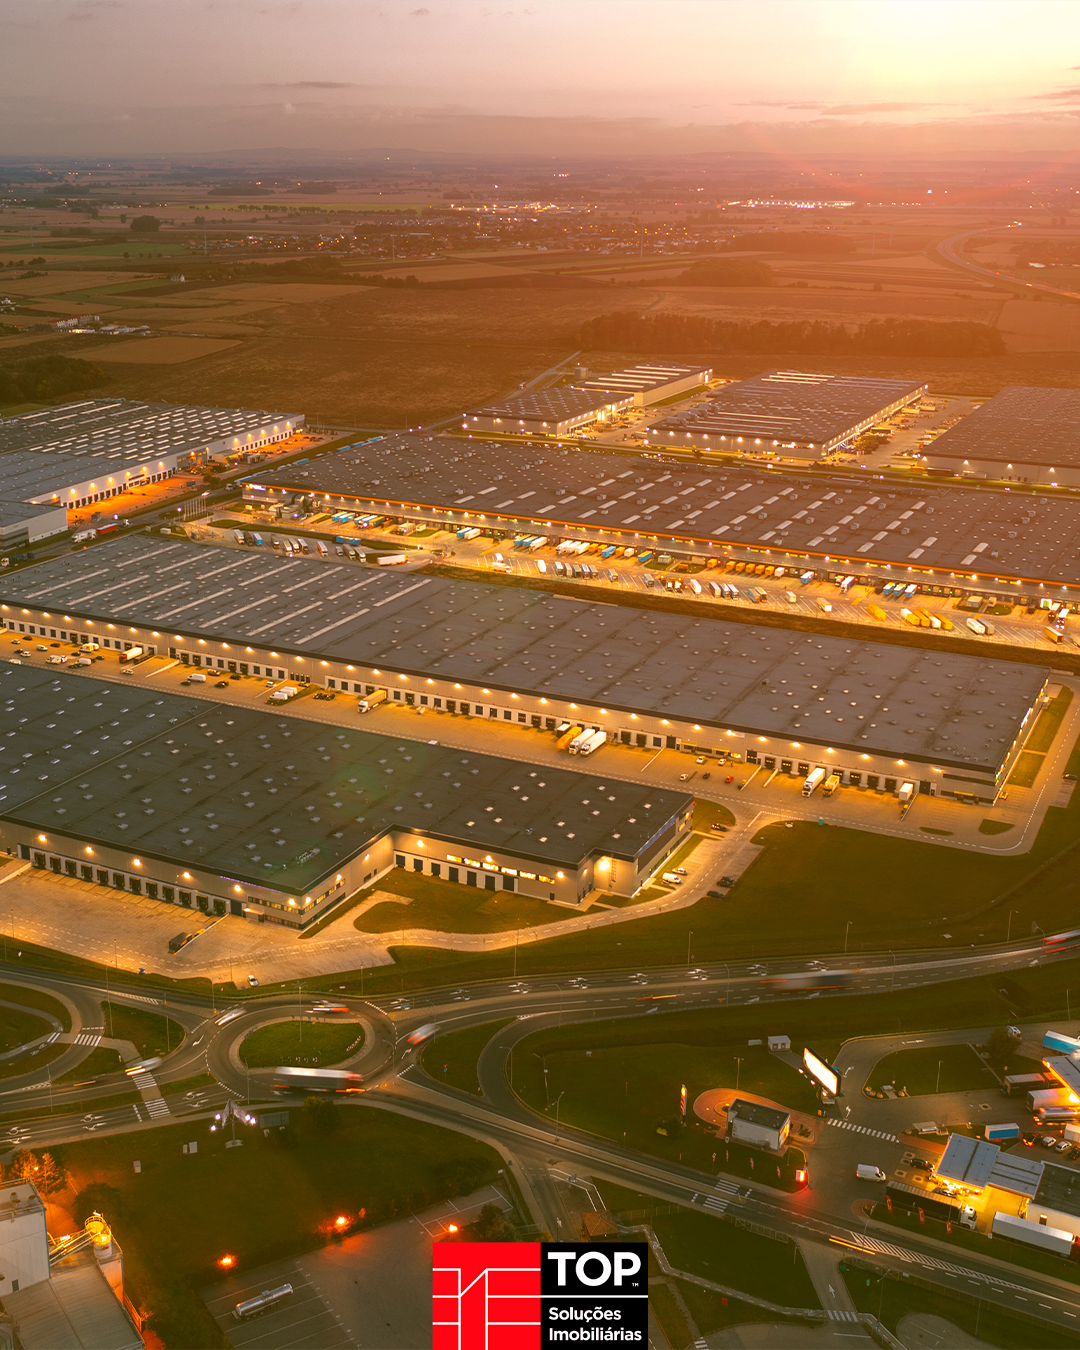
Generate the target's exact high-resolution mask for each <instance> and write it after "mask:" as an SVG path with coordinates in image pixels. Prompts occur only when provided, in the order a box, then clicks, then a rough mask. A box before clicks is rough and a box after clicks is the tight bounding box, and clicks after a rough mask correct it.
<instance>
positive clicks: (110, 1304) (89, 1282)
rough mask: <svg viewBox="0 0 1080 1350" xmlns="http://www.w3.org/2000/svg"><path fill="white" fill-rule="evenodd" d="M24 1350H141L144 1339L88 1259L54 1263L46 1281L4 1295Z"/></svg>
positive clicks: (84, 1256) (81, 1256)
mask: <svg viewBox="0 0 1080 1350" xmlns="http://www.w3.org/2000/svg"><path fill="white" fill-rule="evenodd" d="M4 1311H5V1312H7V1313H9V1314H10V1315H11V1317H12V1318H13V1319H14V1322H15V1326H16V1327H17V1328H18V1333H19V1343H20V1344H21V1345H22V1346H23V1350H103V1347H108V1350H141V1348H142V1346H143V1339H142V1337H141V1336H140V1335H139V1333H138V1332H137V1331H136V1330H135V1325H134V1323H133V1322H132V1321H131V1319H130V1318H129V1317H128V1315H127V1312H126V1311H125V1309H124V1305H123V1304H122V1303H121V1302H120V1300H119V1299H118V1298H117V1297H116V1295H115V1294H114V1293H113V1291H112V1288H111V1287H110V1285H109V1282H108V1280H107V1279H106V1278H105V1275H104V1272H103V1271H102V1270H101V1267H100V1266H99V1265H98V1263H97V1260H96V1259H95V1257H94V1256H93V1255H92V1254H90V1253H79V1254H78V1255H76V1256H69V1257H67V1258H66V1259H65V1260H63V1261H58V1262H57V1263H56V1264H55V1265H54V1266H53V1268H52V1271H51V1273H50V1278H49V1279H47V1280H41V1281H39V1282H38V1283H37V1284H32V1285H30V1286H29V1287H28V1288H26V1289H17V1290H16V1291H15V1293H13V1294H5V1295H4Z"/></svg>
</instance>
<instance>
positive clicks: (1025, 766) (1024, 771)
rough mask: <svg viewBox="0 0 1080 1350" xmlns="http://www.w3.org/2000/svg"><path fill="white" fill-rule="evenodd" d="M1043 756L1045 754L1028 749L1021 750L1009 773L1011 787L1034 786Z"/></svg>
mask: <svg viewBox="0 0 1080 1350" xmlns="http://www.w3.org/2000/svg"><path fill="white" fill-rule="evenodd" d="M1045 758H1046V756H1045V755H1036V754H1034V753H1033V752H1032V751H1030V750H1021V751H1020V753H1019V755H1017V757H1016V763H1015V764H1014V765H1013V770H1012V773H1010V774H1009V782H1010V783H1011V784H1012V785H1013V787H1022V788H1029V787H1032V786H1034V783H1035V779H1036V778H1038V776H1039V770H1040V769H1041V768H1042V766H1043V760H1044V759H1045Z"/></svg>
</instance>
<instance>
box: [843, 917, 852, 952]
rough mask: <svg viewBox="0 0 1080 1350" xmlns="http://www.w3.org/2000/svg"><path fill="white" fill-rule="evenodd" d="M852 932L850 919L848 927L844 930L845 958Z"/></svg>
mask: <svg viewBox="0 0 1080 1350" xmlns="http://www.w3.org/2000/svg"><path fill="white" fill-rule="evenodd" d="M850 930H851V920H850V919H848V921H847V927H846V928H845V929H844V955H845V956H847V940H848V933H849V932H850Z"/></svg>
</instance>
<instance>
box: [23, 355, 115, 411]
mask: <svg viewBox="0 0 1080 1350" xmlns="http://www.w3.org/2000/svg"><path fill="white" fill-rule="evenodd" d="M105 378H106V376H105V372H104V371H103V370H102V369H101V367H100V366H96V365H94V364H93V363H92V362H91V361H80V360H79V358H78V357H74V356H59V355H56V356H36V357H33V358H32V359H31V360H29V361H20V362H19V363H18V365H12V366H0V404H5V403H44V402H45V401H46V400H48V399H51V398H60V397H62V396H63V395H64V394H77V393H80V392H81V391H82V390H83V389H93V388H94V387H95V385H99V384H104V383H105Z"/></svg>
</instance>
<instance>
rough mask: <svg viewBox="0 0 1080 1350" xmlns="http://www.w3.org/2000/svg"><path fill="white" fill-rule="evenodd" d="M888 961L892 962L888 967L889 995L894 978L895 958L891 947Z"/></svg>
mask: <svg viewBox="0 0 1080 1350" xmlns="http://www.w3.org/2000/svg"><path fill="white" fill-rule="evenodd" d="M889 960H890V961H891V962H892V965H891V966H890V967H889V993H890V994H891V993H892V991H893V981H894V980H895V978H896V957H895V956H894V955H893V951H892V948H891V947H890V948H889Z"/></svg>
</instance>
